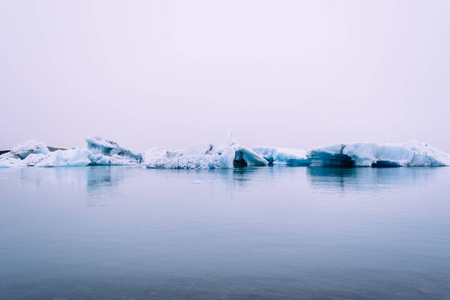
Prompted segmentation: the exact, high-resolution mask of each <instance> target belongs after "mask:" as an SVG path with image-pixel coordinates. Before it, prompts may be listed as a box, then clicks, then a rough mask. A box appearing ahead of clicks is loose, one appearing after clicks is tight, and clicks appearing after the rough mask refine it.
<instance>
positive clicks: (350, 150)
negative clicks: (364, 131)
mask: <svg viewBox="0 0 450 300" xmlns="http://www.w3.org/2000/svg"><path fill="white" fill-rule="evenodd" d="M307 155H308V157H309V158H310V159H311V166H313V167H355V166H356V167H428V166H429V167H435V166H447V165H450V155H448V154H446V153H444V152H442V151H440V150H437V149H436V148H434V147H432V146H430V145H427V144H425V143H419V142H416V141H410V142H408V143H404V144H385V145H380V144H375V143H351V144H336V145H331V146H324V147H318V148H314V149H312V150H310V151H309V152H308V154H307Z"/></svg>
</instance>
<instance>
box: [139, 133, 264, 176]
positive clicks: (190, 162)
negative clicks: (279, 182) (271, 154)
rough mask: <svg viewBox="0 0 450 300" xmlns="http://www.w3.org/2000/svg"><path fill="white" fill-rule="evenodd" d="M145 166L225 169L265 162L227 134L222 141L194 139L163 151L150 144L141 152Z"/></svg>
mask: <svg viewBox="0 0 450 300" xmlns="http://www.w3.org/2000/svg"><path fill="white" fill-rule="evenodd" d="M143 156H144V161H143V164H144V165H145V166H146V167H147V168H163V169H228V168H233V167H234V166H267V165H268V162H267V160H266V159H264V158H263V157H262V156H260V155H258V154H257V153H255V152H254V151H252V150H250V149H248V148H246V147H243V146H241V145H240V144H239V143H238V142H237V141H236V139H235V138H234V137H233V136H232V135H231V134H230V135H229V137H228V138H227V142H226V143H225V144H221V145H219V146H214V145H213V144H211V143H197V144H193V145H190V146H189V147H188V148H186V149H184V150H176V151H164V150H161V149H159V148H152V149H149V150H147V151H146V152H144V155H143Z"/></svg>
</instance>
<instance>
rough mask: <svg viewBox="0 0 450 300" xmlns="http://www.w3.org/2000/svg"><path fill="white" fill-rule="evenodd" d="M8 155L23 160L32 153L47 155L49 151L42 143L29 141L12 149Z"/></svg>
mask: <svg viewBox="0 0 450 300" xmlns="http://www.w3.org/2000/svg"><path fill="white" fill-rule="evenodd" d="M10 153H11V154H13V155H15V156H18V157H20V158H21V159H24V158H26V157H27V156H28V155H30V154H32V153H35V154H39V153H40V154H49V153H50V150H48V148H47V146H45V145H44V143H41V142H38V141H35V140H29V141H27V142H25V143H23V144H19V145H17V146H15V147H13V148H12V149H11V152H10Z"/></svg>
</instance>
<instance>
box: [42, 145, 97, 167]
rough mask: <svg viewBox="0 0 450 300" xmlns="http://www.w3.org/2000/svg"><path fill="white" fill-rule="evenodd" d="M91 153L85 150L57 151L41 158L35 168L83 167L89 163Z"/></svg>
mask: <svg viewBox="0 0 450 300" xmlns="http://www.w3.org/2000/svg"><path fill="white" fill-rule="evenodd" d="M90 156H91V151H89V150H88V149H86V148H83V149H80V148H74V149H69V150H57V151H55V152H51V153H50V154H48V155H47V156H46V157H45V158H43V159H42V160H41V161H40V162H39V163H37V164H36V167H84V166H87V165H89V164H90V163H91V160H90V159H89V157H90Z"/></svg>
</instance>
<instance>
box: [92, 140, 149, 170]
mask: <svg viewBox="0 0 450 300" xmlns="http://www.w3.org/2000/svg"><path fill="white" fill-rule="evenodd" d="M86 142H87V144H88V149H89V150H90V151H91V152H92V155H91V156H90V159H91V164H92V165H135V164H140V163H141V162H142V154H141V153H139V152H134V151H131V150H129V149H126V148H123V147H121V146H119V144H117V143H116V142H113V141H110V140H106V139H103V138H101V137H97V136H91V137H87V138H86Z"/></svg>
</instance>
